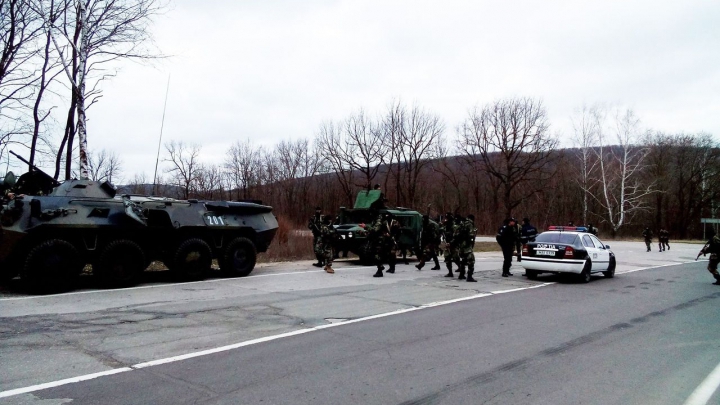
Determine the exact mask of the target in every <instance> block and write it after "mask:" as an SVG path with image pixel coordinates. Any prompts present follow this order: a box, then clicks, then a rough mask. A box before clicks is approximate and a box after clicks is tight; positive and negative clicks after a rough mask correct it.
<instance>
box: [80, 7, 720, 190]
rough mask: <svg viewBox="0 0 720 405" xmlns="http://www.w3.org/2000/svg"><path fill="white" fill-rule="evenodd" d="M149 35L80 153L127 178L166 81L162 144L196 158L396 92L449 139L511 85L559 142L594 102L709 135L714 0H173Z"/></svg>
mask: <svg viewBox="0 0 720 405" xmlns="http://www.w3.org/2000/svg"><path fill="white" fill-rule="evenodd" d="M152 31H153V33H154V37H155V42H156V45H157V47H158V48H159V49H160V50H161V51H162V52H163V53H164V54H166V55H170V56H171V57H170V58H168V59H166V60H164V61H162V62H159V63H156V64H154V66H147V65H138V64H135V63H131V62H128V63H126V64H124V65H123V66H122V68H121V71H120V72H119V74H118V76H117V77H115V78H114V79H112V80H111V81H110V82H106V83H105V84H104V85H103V89H104V92H103V94H104V95H103V97H102V99H101V101H100V102H99V103H98V104H96V105H93V106H92V108H91V109H90V111H89V113H88V117H89V119H90V121H89V124H88V144H89V148H90V149H91V150H96V151H98V150H101V149H107V150H111V151H114V152H115V153H117V154H118V155H119V156H120V157H121V159H122V161H123V162H124V173H123V177H124V178H125V179H126V180H127V179H130V178H132V176H133V175H134V174H135V173H140V172H145V173H146V175H147V176H148V179H150V180H152V174H153V170H154V165H155V155H156V153H157V146H158V137H159V135H160V125H161V120H162V113H163V102H164V99H165V90H166V85H167V81H168V76H170V90H169V98H168V102H167V112H166V116H165V124H164V130H163V143H164V142H166V141H170V140H176V141H183V142H186V143H198V144H201V145H202V152H203V153H202V160H203V161H204V162H206V163H221V162H222V160H223V159H224V155H225V151H226V150H227V149H228V148H229V146H230V145H231V144H232V143H233V142H235V140H238V139H246V138H248V137H249V138H251V139H252V140H254V142H255V143H256V144H264V145H268V146H272V145H273V144H275V143H276V142H279V141H280V140H284V139H297V138H313V137H314V136H315V134H316V132H317V129H318V127H319V126H320V124H321V123H322V122H323V121H326V120H340V119H343V118H346V117H347V116H348V115H350V114H351V113H353V112H356V111H357V110H358V109H359V108H363V109H365V111H366V112H368V113H370V114H372V115H374V114H377V113H380V112H381V111H382V110H384V109H385V107H386V106H387V105H388V104H389V102H390V101H391V100H392V99H393V98H399V99H401V100H403V101H404V102H406V103H407V104H408V105H410V104H413V103H415V104H418V105H421V106H423V107H425V108H426V109H428V110H430V111H432V112H434V113H436V114H437V115H439V116H440V117H442V118H443V120H444V122H445V124H446V127H447V131H446V134H447V135H448V136H451V137H452V136H454V133H455V130H454V128H455V127H456V126H457V125H458V124H459V123H460V122H462V120H463V119H464V118H465V117H466V116H467V112H468V110H469V109H471V108H472V107H473V106H476V105H483V104H485V103H488V102H491V101H493V100H496V99H499V98H507V97H517V96H522V97H525V96H527V97H538V98H542V99H543V101H544V103H545V106H546V107H547V111H548V116H549V119H550V124H551V129H552V131H553V132H554V133H557V134H559V135H561V136H562V137H563V138H568V137H569V136H570V135H571V132H572V129H571V125H570V117H571V115H572V113H573V110H575V109H577V108H578V107H580V106H582V105H583V104H592V103H596V102H601V103H606V104H613V105H619V106H623V107H625V108H632V109H633V110H634V111H635V112H636V114H637V115H638V116H639V117H640V119H641V120H642V125H643V127H644V128H650V129H653V130H661V131H666V132H670V133H673V132H689V133H695V132H700V131H704V132H709V133H712V134H714V135H715V136H716V139H717V138H718V136H719V135H720V1H717V0H706V1H703V0H685V1H677V0H674V1H665V0H652V1H650V0H648V1H632V0H602V1H596V0H592V1H586V0H583V1H536V0H534V1H530V0H527V1H512V0H511V1H486V0H475V1H469V0H468V1H465V0H462V1H461V0H443V1H419V0H412V1H410V0H406V1H393V0H382V1H379V0H378V1H375V0H356V1H330V0H327V1H321V0H317V1H315V0H302V1H289V0H287V1H279V0H278V1H274V0H262V1H261V0H257V1H241V0H205V1H199V0H172V1H171V7H170V8H169V10H168V11H167V12H166V13H165V14H164V15H162V16H160V17H158V18H157V19H156V22H155V24H154V25H153V27H152ZM566 144H569V142H567V141H566Z"/></svg>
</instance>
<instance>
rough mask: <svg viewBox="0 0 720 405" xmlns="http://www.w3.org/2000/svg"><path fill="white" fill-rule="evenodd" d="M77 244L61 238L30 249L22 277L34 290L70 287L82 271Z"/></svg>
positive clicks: (44, 290) (53, 289)
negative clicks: (74, 244)
mask: <svg viewBox="0 0 720 405" xmlns="http://www.w3.org/2000/svg"><path fill="white" fill-rule="evenodd" d="M79 258H80V254H79V253H78V251H77V249H75V246H73V245H72V244H71V243H69V242H67V241H64V240H61V239H50V240H46V241H44V242H41V243H40V244H38V245H37V246H35V247H34V248H33V249H31V250H30V253H29V254H28V256H27V258H26V259H25V265H24V266H23V269H22V271H21V272H20V277H21V278H22V280H23V283H25V284H26V285H27V286H28V287H29V288H30V289H31V290H32V291H35V292H41V293H42V292H51V291H56V290H63V289H66V288H68V287H69V286H70V285H71V284H72V283H73V282H74V281H75V278H76V277H77V276H78V275H79V274H80V272H81V271H82V262H81V261H80V259H79Z"/></svg>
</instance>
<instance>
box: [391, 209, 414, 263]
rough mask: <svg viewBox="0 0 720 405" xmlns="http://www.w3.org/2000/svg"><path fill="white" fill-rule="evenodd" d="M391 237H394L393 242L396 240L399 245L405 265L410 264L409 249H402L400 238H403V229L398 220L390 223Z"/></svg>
mask: <svg viewBox="0 0 720 405" xmlns="http://www.w3.org/2000/svg"><path fill="white" fill-rule="evenodd" d="M390 235H392V237H393V240H395V243H396V244H397V245H398V249H399V250H400V252H399V253H400V255H401V257H402V259H403V262H404V263H405V264H410V263H409V262H408V260H407V248H405V246H403V247H400V246H399V245H400V237H401V236H402V227H401V226H400V221H398V220H397V219H393V220H392V222H391V223H390Z"/></svg>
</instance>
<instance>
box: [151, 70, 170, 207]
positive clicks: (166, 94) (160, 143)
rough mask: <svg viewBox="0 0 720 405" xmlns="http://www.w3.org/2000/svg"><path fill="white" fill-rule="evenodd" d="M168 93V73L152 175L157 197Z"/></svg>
mask: <svg viewBox="0 0 720 405" xmlns="http://www.w3.org/2000/svg"><path fill="white" fill-rule="evenodd" d="M169 92H170V74H169V73H168V81H167V88H166V89H165V104H164V105H163V113H162V121H161V122H160V139H158V148H157V157H156V158H155V174H153V195H157V169H158V163H159V162H160V146H161V145H162V134H163V128H164V127H165V110H166V109H167V100H168V93H169Z"/></svg>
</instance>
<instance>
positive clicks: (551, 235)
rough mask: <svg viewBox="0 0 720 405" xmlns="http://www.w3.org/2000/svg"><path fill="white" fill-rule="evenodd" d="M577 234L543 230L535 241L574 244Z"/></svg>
mask: <svg viewBox="0 0 720 405" xmlns="http://www.w3.org/2000/svg"><path fill="white" fill-rule="evenodd" d="M576 240H577V235H575V234H572V233H562V232H543V233H541V234H540V235H538V236H537V237H536V238H535V242H542V243H563V244H565V245H574V244H575V242H576Z"/></svg>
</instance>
